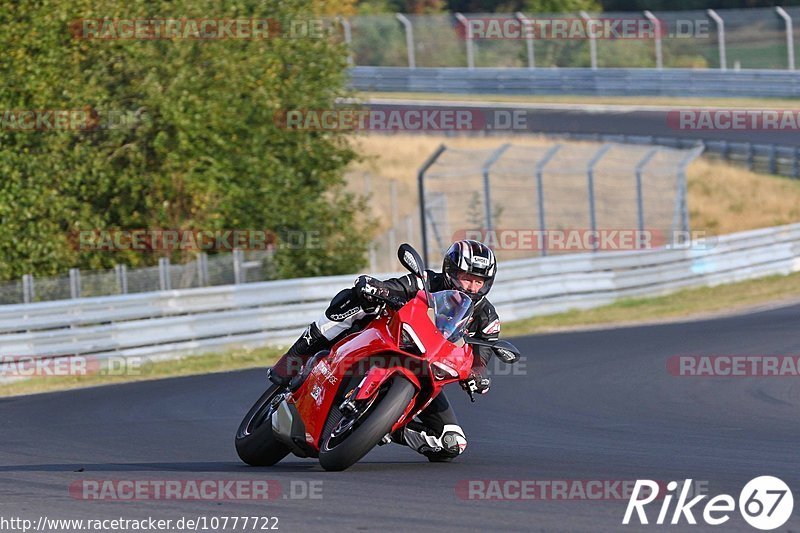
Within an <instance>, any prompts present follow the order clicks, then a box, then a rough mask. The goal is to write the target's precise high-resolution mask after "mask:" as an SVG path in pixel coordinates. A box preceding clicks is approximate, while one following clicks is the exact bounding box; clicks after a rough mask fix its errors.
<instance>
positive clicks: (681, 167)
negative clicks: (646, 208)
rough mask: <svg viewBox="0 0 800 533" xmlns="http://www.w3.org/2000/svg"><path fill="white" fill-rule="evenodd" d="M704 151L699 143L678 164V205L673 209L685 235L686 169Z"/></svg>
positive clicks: (687, 213)
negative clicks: (678, 217)
mask: <svg viewBox="0 0 800 533" xmlns="http://www.w3.org/2000/svg"><path fill="white" fill-rule="evenodd" d="M705 149H706V146H705V144H703V142H702V141H701V142H700V143H699V144H698V146H697V147H696V148H695V149H694V150H692V151H691V152H689V153H688V154H686V156H685V157H684V158H683V159H681V161H680V163H678V205H677V206H675V207H676V211H678V212H679V213H680V224H681V230H683V231H684V232H685V233H689V210H688V209H686V168H687V167H688V166H689V163H691V162H692V161H694V160H695V158H697V156H699V155H700V154H702V153H703V150H705ZM675 225H676V222H675V221H673V227H674V226H675ZM670 242H672V241H670Z"/></svg>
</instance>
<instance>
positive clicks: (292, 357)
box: [267, 322, 330, 387]
mask: <svg viewBox="0 0 800 533" xmlns="http://www.w3.org/2000/svg"><path fill="white" fill-rule="evenodd" d="M329 344H330V341H328V339H327V338H325V336H324V335H323V334H322V333H321V332H320V331H319V328H318V327H317V324H316V322H312V323H311V324H309V325H308V327H307V328H306V329H305V331H304V332H303V334H302V335H300V337H299V338H298V339H297V340H296V341H295V342H294V344H292V346H291V347H290V348H289V350H288V351H287V352H286V353H285V354H284V355H283V357H281V358H280V359H278V361H276V362H275V364H274V365H273V366H272V368H270V369H268V370H267V378H269V380H270V381H271V382H273V383H274V384H276V385H278V386H279V387H286V386H288V385H289V382H290V381H291V380H292V378H293V377H295V376H297V375H298V374H299V373H300V369H301V368H302V367H303V365H304V364H305V363H306V362H307V361H308V360H309V359H310V358H311V356H312V355H314V354H316V353H317V352H319V351H320V350H324V349H326V348H328V347H329Z"/></svg>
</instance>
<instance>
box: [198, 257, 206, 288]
mask: <svg viewBox="0 0 800 533" xmlns="http://www.w3.org/2000/svg"><path fill="white" fill-rule="evenodd" d="M197 283H198V285H199V286H200V287H208V254H206V253H205V252H200V253H199V254H197Z"/></svg>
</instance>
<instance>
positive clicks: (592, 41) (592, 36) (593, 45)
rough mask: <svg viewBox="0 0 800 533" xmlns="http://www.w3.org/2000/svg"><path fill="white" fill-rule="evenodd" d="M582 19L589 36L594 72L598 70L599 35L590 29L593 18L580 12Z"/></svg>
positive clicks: (584, 12)
mask: <svg viewBox="0 0 800 533" xmlns="http://www.w3.org/2000/svg"><path fill="white" fill-rule="evenodd" d="M580 15H581V18H582V19H583V20H584V21H586V23H587V24H586V32H587V33H588V35H589V55H590V58H591V61H592V70H597V35H595V32H594V31H592V30H591V29H590V28H589V22H591V20H592V17H590V16H589V14H588V13H587V12H586V11H581V12H580Z"/></svg>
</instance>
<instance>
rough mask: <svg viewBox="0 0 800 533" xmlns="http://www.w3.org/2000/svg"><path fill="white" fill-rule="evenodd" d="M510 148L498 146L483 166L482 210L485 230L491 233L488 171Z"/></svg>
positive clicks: (490, 200) (490, 199) (505, 145)
mask: <svg viewBox="0 0 800 533" xmlns="http://www.w3.org/2000/svg"><path fill="white" fill-rule="evenodd" d="M510 147H511V145H510V144H509V143H505V144H503V145H501V146H500V148H498V149H497V150H495V151H494V152H492V155H490V156H489V159H487V160H486V162H485V163H484V164H483V200H484V210H485V212H486V229H487V230H488V231H492V227H493V224H492V197H491V189H492V188H491V186H490V185H489V171H490V170H491V168H492V165H494V164H495V163H496V162H497V160H498V159H500V157H501V156H502V155H503V153H504V152H505V151H506V150H508V149H509V148H510Z"/></svg>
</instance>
